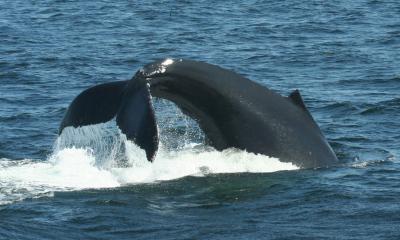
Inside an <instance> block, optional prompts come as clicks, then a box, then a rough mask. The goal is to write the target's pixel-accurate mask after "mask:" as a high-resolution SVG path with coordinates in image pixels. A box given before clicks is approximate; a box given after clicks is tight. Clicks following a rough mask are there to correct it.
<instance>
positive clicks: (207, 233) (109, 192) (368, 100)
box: [0, 0, 400, 239]
mask: <svg viewBox="0 0 400 240" xmlns="http://www.w3.org/2000/svg"><path fill="white" fill-rule="evenodd" d="M399 15H400V3H399V2H397V1H375V0H360V1H345V0H341V1H340V0H338V1H336V0H335V1H293V0H287V1H221V2H214V1H206V0H205V1H203V0H201V1H190V0H181V1H136V2H135V1H68V0H56V1H48V0H44V1H34V0H28V1H21V0H16V1H7V0H5V1H0V130H1V131H0V132H1V135H0V239H399V238H400V227H399V226H400V203H399V202H400V201H399V200H400V187H399V186H400V184H399V182H400V161H399V158H400V144H399V139H400V130H399V129H400V93H399V92H400V18H399V17H398V16H399ZM166 57H172V58H188V59H194V60H200V61H206V62H209V63H212V64H217V65H220V66H222V67H224V68H228V69H232V70H234V71H235V72H237V73H240V74H242V75H244V76H246V77H248V78H250V79H252V80H254V81H257V82H259V83H261V84H263V85H265V86H267V87H269V88H271V89H274V90H275V91H277V92H279V93H280V94H282V95H287V94H289V93H290V92H291V91H293V90H294V89H299V90H300V91H301V93H302V95H303V98H304V100H305V103H306V105H307V106H308V108H309V110H310V112H311V113H312V115H313V116H314V118H315V119H316V121H317V123H318V124H319V125H320V127H321V129H322V131H323V132H324V134H325V136H326V138H327V139H328V141H329V142H330V144H331V146H332V147H333V149H334V150H335V152H336V153H337V156H338V157H339V159H340V162H341V164H340V165H339V166H336V167H332V168H328V169H311V170H302V169H298V168H297V167H296V166H294V165H292V164H290V163H282V162H280V161H279V159H276V158H270V157H267V156H262V155H255V154H252V153H247V152H244V151H238V150H235V149H228V150H225V151H223V152H218V151H215V150H213V149H211V148H209V147H207V146H206V145H205V144H204V136H203V134H202V133H201V131H200V130H199V128H198V126H197V125H196V123H195V122H194V121H193V120H191V119H189V118H187V117H185V116H184V115H183V114H182V113H181V112H180V111H179V110H178V109H177V108H176V107H174V105H173V104H171V103H169V102H167V101H164V100H159V99H155V106H156V113H157V119H158V122H159V126H160V130H161V136H162V146H161V150H160V152H159V154H158V155H157V158H156V159H155V161H154V163H148V162H147V161H146V160H145V157H144V153H143V151H142V150H140V149H139V148H137V147H136V146H135V145H134V144H132V143H130V142H127V141H126V139H125V138H124V136H122V135H121V134H120V132H119V131H118V129H117V128H116V127H115V123H114V122H110V123H105V124H99V125H95V126H88V127H84V128H80V129H72V128H71V129H68V131H65V132H64V133H63V134H62V135H61V136H60V137H59V136H58V135H57V132H58V127H59V124H60V121H61V120H62V118H63V115H64V113H65V111H66V109H67V107H68V105H69V103H70V102H71V101H72V99H73V98H74V97H75V96H76V95H77V94H79V93H80V92H81V91H82V90H84V89H86V88H88V87H90V86H93V85H95V84H99V83H104V82H111V81H116V80H125V79H129V78H131V77H132V75H133V74H134V73H135V72H136V71H137V70H138V69H139V68H141V67H142V66H143V65H145V64H147V63H149V62H151V61H154V60H158V59H163V58H166Z"/></svg>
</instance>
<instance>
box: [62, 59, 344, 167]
mask: <svg viewBox="0 0 400 240" xmlns="http://www.w3.org/2000/svg"><path fill="white" fill-rule="evenodd" d="M152 96H154V97H160V98H164V99H167V100H170V101H172V102H174V103H175V104H176V105H177V106H178V107H179V108H180V109H181V110H182V112H183V113H184V114H186V115H188V116H189V117H191V118H193V119H194V120H196V121H197V122H198V124H199V126H200V128H201V129H202V131H203V132H204V134H205V137H206V139H207V143H208V144H209V145H210V146H212V147H214V148H215V149H217V150H223V149H226V148H237V149H241V150H246V151H248V152H252V153H256V154H263V155H267V156H270V157H277V158H279V160H280V161H283V162H292V163H294V164H295V165H297V166H299V167H301V168H320V167H328V166H331V165H334V164H337V162H338V159H337V157H336V155H335V153H334V151H333V150H332V148H331V146H330V145H329V143H328V142H327V140H326V139H325V137H324V135H323V133H322V132H321V130H320V128H319V127H318V125H317V123H316V122H315V121H314V119H313V117H312V116H311V114H310V112H309V111H308V110H307V108H306V105H305V104H304V101H303V99H302V97H301V95H300V92H299V91H298V90H295V91H293V92H292V93H291V94H290V95H289V96H288V97H285V96H282V95H280V94H278V93H276V92H274V91H272V90H270V89H268V88H267V87H265V86H262V85H260V84H259V83H256V82H254V81H251V80H249V79H247V78H245V77H243V76H241V75H239V74H237V73H235V72H233V71H231V70H227V69H224V68H221V67H218V66H215V65H212V64H208V63H205V62H199V61H193V60H183V59H179V60H172V59H165V60H162V61H156V62H153V63H150V64H148V65H146V66H144V67H143V68H142V69H140V70H139V71H137V72H136V74H135V75H134V76H133V78H132V79H131V80H127V81H116V82H110V83H104V84H100V85H96V86H94V87H91V88H89V89H87V90H85V91H83V92H82V93H80V94H79V95H78V96H77V97H76V98H75V99H74V100H73V102H72V103H71V104H70V106H69V108H68V110H67V112H66V114H65V116H64V119H63V120H62V122H61V125H60V129H59V134H61V133H62V131H63V129H64V128H66V127H69V126H72V127H80V126H85V125H91V124H97V123H103V122H107V121H109V120H112V119H113V118H114V117H116V123H117V125H118V127H119V129H120V130H121V131H122V133H124V134H125V135H126V137H127V139H128V140H131V141H133V142H135V143H136V144H137V145H138V146H139V147H140V148H142V149H144V151H145V152H146V156H147V159H148V160H149V161H153V160H154V157H155V154H156V152H157V149H158V143H159V136H158V127H157V122H156V118H155V114H154V108H153V105H152Z"/></svg>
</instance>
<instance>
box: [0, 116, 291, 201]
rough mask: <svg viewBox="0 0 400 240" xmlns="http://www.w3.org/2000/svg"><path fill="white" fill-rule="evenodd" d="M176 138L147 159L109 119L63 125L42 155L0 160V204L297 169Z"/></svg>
mask: <svg viewBox="0 0 400 240" xmlns="http://www.w3.org/2000/svg"><path fill="white" fill-rule="evenodd" d="M166 125H168V124H166ZM163 133H164V134H168V131H163ZM184 136H188V135H187V134H184ZM174 138H175V137H174V136H171V137H170V138H166V139H167V140H166V143H167V144H168V143H172V142H173V141H172V140H171V139H174ZM168 139H170V140H168ZM182 142H185V145H184V146H183V147H182V146H179V144H178V145H177V147H172V148H171V146H163V145H161V146H160V150H159V152H158V154H157V156H156V158H155V160H154V162H153V163H151V162H148V161H147V159H146V154H145V152H144V151H143V150H142V149H140V148H139V147H137V146H136V145H135V144H133V143H132V142H130V141H127V140H126V137H125V136H124V135H123V134H121V133H120V131H119V130H118V128H117V127H115V122H111V123H106V124H99V125H96V126H87V127H83V128H77V129H74V128H66V129H64V131H63V134H62V135H61V136H60V137H59V138H58V139H57V141H56V143H55V147H54V151H53V154H52V155H51V156H50V157H49V158H48V159H46V160H33V159H26V160H9V159H0V205H2V204H8V203H11V202H15V201H18V200H22V199H26V198H35V197H41V196H52V193H53V192H54V191H71V190H81V189H88V188H90V189H101V188H115V187H120V186H124V185H130V184H141V183H151V182H157V181H166V180H172V179H178V178H182V177H185V176H198V177H203V176H207V175H208V174H218V173H239V172H254V173H267V172H275V171H282V170H294V169H298V168H297V167H296V166H295V165H293V164H291V163H282V162H280V161H279V160H278V159H276V158H270V157H267V156H263V155H256V154H253V153H248V152H245V151H239V150H235V149H228V150H225V151H222V152H219V151H216V150H214V149H210V148H206V147H205V146H204V145H202V144H199V143H194V142H190V141H187V139H184V141H182ZM174 144H175V145H176V143H174ZM175 145H174V146H175ZM167 149H170V150H167ZM171 149H172V150H171Z"/></svg>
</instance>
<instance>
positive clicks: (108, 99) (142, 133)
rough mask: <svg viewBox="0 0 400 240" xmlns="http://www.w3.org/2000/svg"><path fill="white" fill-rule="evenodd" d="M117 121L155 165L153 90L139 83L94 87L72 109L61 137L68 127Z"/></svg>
mask: <svg viewBox="0 0 400 240" xmlns="http://www.w3.org/2000/svg"><path fill="white" fill-rule="evenodd" d="M114 117H116V121H117V125H118V127H119V129H120V130H121V131H122V133H124V134H125V135H126V137H127V139H128V140H131V141H133V142H135V143H136V144H137V145H138V146H139V147H141V148H142V149H144V150H145V152H146V156H147V159H148V160H149V161H152V160H153V158H154V156H155V154H156V152H157V149H158V129H157V124H156V119H155V115H154V110H153V106H152V102H151V95H150V90H149V89H148V87H147V85H145V84H138V83H137V82H136V81H118V82H112V83H105V84H100V85H96V86H94V87H91V88H89V89H87V90H85V91H83V92H82V93H81V94H79V95H78V96H77V97H76V98H75V99H74V100H73V102H72V103H71V105H70V106H69V107H68V110H67V112H66V114H65V116H64V119H63V121H62V123H61V125H60V129H59V134H61V133H62V131H63V130H64V128H66V127H70V126H72V127H75V128H76V127H82V126H87V125H93V124H98V123H104V122H107V121H110V120H112V119H113V118H114Z"/></svg>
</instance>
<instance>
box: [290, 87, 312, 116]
mask: <svg viewBox="0 0 400 240" xmlns="http://www.w3.org/2000/svg"><path fill="white" fill-rule="evenodd" d="M288 98H289V99H290V100H291V101H292V103H294V104H295V105H297V106H298V107H301V108H302V109H303V110H305V111H307V112H308V110H307V107H306V105H305V104H304V101H303V98H302V97H301V95H300V91H299V90H298V89H296V90H294V91H293V92H292V93H291V94H290V95H289V96H288Z"/></svg>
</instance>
